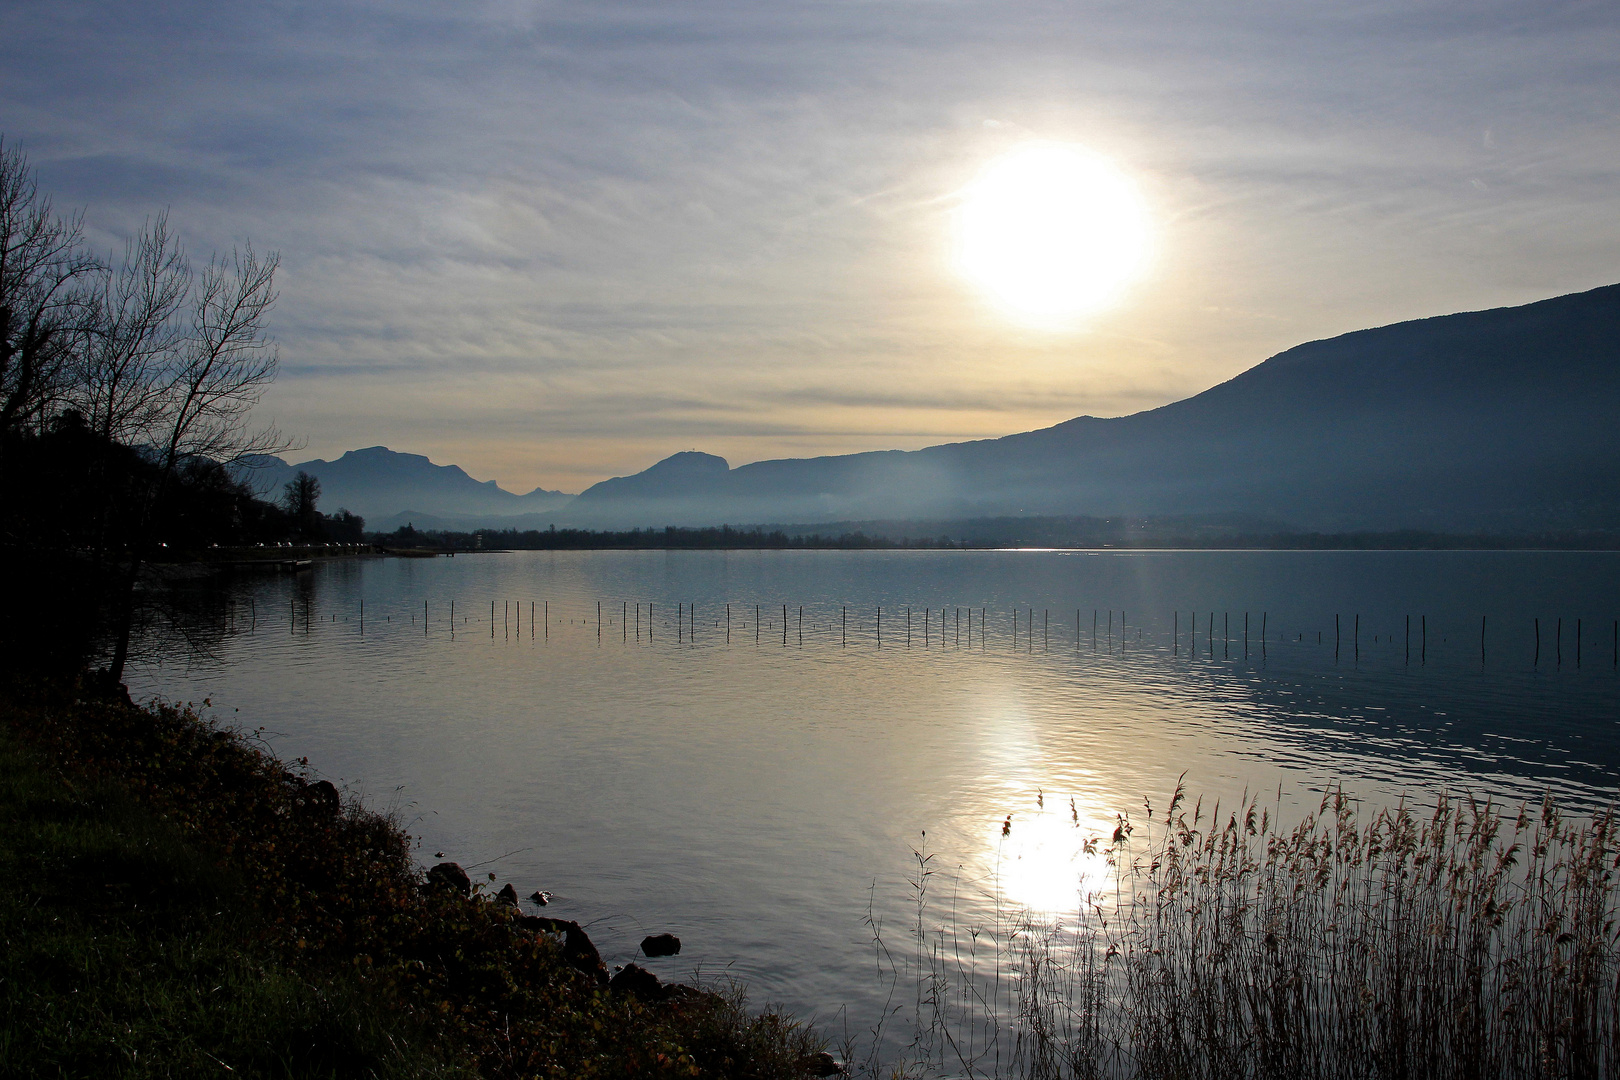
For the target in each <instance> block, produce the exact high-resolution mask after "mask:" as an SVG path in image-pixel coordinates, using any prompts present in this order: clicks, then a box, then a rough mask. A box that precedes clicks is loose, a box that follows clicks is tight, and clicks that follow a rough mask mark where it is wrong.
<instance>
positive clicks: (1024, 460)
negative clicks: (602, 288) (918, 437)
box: [557, 285, 1620, 531]
mask: <svg viewBox="0 0 1620 1080" xmlns="http://www.w3.org/2000/svg"><path fill="white" fill-rule="evenodd" d="M1617 420H1620V285H1612V286H1607V287H1605V288H1600V289H1594V290H1592V291H1590V292H1584V293H1576V294H1572V295H1568V296H1560V297H1556V298H1554V299H1551V300H1544V301H1541V302H1539V303H1534V304H1528V305H1525V306H1523V307H1515V308H1498V309H1494V310H1490V311H1477V312H1466V313H1463V314H1457V315H1447V316H1441V317H1437V318H1431V319H1422V320H1417V321H1413V322H1405V323H1399V324H1396V325H1392V326H1385V327H1381V328H1378V329H1373V330H1362V331H1358V332H1355V333H1351V334H1345V335H1343V336H1340V337H1335V338H1331V339H1328V340H1323V341H1313V342H1310V343H1308V344H1304V345H1300V346H1297V347H1295V348H1292V349H1289V350H1288V351H1286V352H1283V353H1280V354H1278V355H1277V356H1274V357H1272V358H1271V359H1269V360H1266V361H1265V362H1263V363H1261V364H1259V365H1257V366H1255V367H1253V368H1251V369H1249V370H1248V371H1245V372H1243V373H1242V374H1241V375H1238V376H1237V377H1235V378H1233V379H1231V380H1229V381H1227V382H1224V383H1221V384H1220V385H1218V386H1215V387H1212V388H1211V389H1209V390H1206V391H1204V392H1203V393H1201V394H1198V395H1196V396H1194V397H1191V398H1187V399H1185V400H1183V401H1178V402H1175V403H1173V404H1170V405H1165V406H1163V407H1161V408H1158V409H1152V410H1149V411H1146V412H1141V413H1136V414H1134V415H1131V416H1124V417H1116V418H1110V419H1100V418H1097V417H1092V416H1082V417H1078V418H1076V419H1074V420H1069V421H1066V422H1064V423H1061V424H1058V425H1056V426H1054V427H1050V428H1044V429H1041V430H1038V431H1030V432H1024V433H1021V434H1017V435H1009V436H1007V437H1005V438H1001V439H991V440H982V441H975V442H965V443H952V444H946V445H941V446H933V447H929V448H927V449H923V450H917V451H898V450H891V451H878V452H873V453H866V454H850V455H843V456H837V457H822V458H808V459H802V458H801V459H783V460H775V461H759V462H755V463H753V464H750V465H744V466H741V467H740V468H736V469H731V468H729V467H727V466H726V463H725V461H724V460H723V459H721V458H716V457H713V456H711V455H708V454H695V453H685V454H677V455H675V456H673V457H670V458H666V459H665V460H663V461H661V462H659V463H658V464H656V465H654V466H653V467H652V468H650V469H647V470H646V471H645V472H641V473H638V474H636V475H634V476H628V477H617V478H614V479H612V480H605V481H603V482H601V483H599V484H596V485H594V486H592V487H590V488H588V489H587V490H586V491H585V492H583V493H582V494H580V495H579V496H578V497H576V498H575V499H574V500H573V501H572V502H570V503H568V504H567V505H566V506H562V507H559V508H558V512H557V516H558V520H559V522H560V523H561V522H563V521H566V522H567V523H569V524H578V525H588V526H596V527H601V526H616V527H622V526H628V525H665V524H675V525H697V524H711V523H719V522H731V523H747V522H764V521H799V522H817V521H830V520H835V519H856V518H886V519H895V518H910V519H929V518H933V519H940V518H966V517H985V516H995V515H1017V514H1024V515H1037V514H1038V515H1065V516H1076V515H1091V516H1108V515H1139V516H1152V515H1177V514H1180V515H1187V514H1193V515H1196V514H1244V515H1255V516H1261V517H1265V518H1268V519H1273V520H1278V521H1284V522H1288V523H1290V524H1291V525H1293V526H1294V527H1297V528H1312V529H1329V530H1338V529H1408V528H1409V529H1428V530H1450V531H1462V530H1469V531H1473V530H1524V529H1546V528H1565V529H1567V528H1614V527H1616V526H1620V446H1617V442H1616V438H1615V426H1616V421H1617Z"/></svg>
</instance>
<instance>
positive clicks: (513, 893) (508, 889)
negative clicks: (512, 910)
mask: <svg viewBox="0 0 1620 1080" xmlns="http://www.w3.org/2000/svg"><path fill="white" fill-rule="evenodd" d="M495 902H496V903H497V904H505V905H507V906H508V907H517V906H518V901H517V890H516V889H514V888H512V883H511V882H510V881H508V882H507V883H506V884H505V885H502V886H501V891H500V892H498V893H496V894H495Z"/></svg>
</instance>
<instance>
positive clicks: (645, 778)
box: [130, 551, 1620, 1033]
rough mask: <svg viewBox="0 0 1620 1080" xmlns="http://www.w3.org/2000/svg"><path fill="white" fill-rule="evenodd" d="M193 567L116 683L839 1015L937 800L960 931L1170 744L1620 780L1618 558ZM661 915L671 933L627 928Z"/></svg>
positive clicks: (627, 950)
mask: <svg viewBox="0 0 1620 1080" xmlns="http://www.w3.org/2000/svg"><path fill="white" fill-rule="evenodd" d="M198 601H199V602H198V604H197V605H196V611H197V613H198V614H197V619H196V623H195V625H194V626H192V627H191V628H190V630H191V632H192V633H193V634H194V635H195V636H197V637H198V638H199V639H200V640H204V641H206V642H207V643H208V644H209V647H210V649H211V651H212V655H211V656H209V657H205V658H198V657H196V656H192V657H190V658H187V659H181V660H176V659H175V658H174V654H172V653H171V654H169V659H167V660H166V661H162V662H159V661H156V660H154V661H151V662H149V663H147V664H146V666H144V667H143V668H141V669H140V670H138V671H135V672H133V673H132V678H131V679H130V686H131V690H132V692H134V693H135V694H136V696H137V697H138V698H139V697H146V696H151V695H162V696H165V697H167V698H171V699H181V700H193V701H199V702H200V701H201V700H202V699H203V698H205V697H206V698H209V699H210V700H211V702H212V713H213V715H215V716H216V717H218V718H219V719H220V720H221V721H223V722H227V723H236V724H240V725H241V726H243V727H246V728H250V729H251V728H258V727H260V726H262V727H264V728H265V729H266V737H267V738H268V739H269V741H270V744H271V746H272V747H273V748H274V749H275V751H276V752H277V753H278V754H280V755H281V756H282V757H284V758H297V757H301V756H307V757H308V758H309V759H310V761H311V763H312V765H313V766H314V767H315V768H316V769H318V770H319V772H320V774H321V775H323V776H328V777H331V778H333V779H340V780H341V781H342V782H344V783H345V784H347V785H348V786H349V787H350V790H351V791H355V792H359V793H363V794H364V795H365V797H366V799H367V801H368V802H369V803H370V804H371V805H373V806H376V807H379V808H394V809H396V810H397V811H398V812H399V813H400V815H401V817H402V818H403V819H404V820H405V821H406V822H407V823H409V825H410V828H411V831H412V833H413V834H415V835H417V836H419V837H420V838H421V851H420V855H421V858H422V861H423V862H424V863H432V862H434V861H437V856H436V855H435V853H436V852H439V851H442V852H444V853H445V857H446V858H449V859H454V860H456V861H459V862H461V863H462V864H463V865H466V866H470V867H476V870H475V876H476V874H477V873H484V872H488V871H493V872H494V873H495V874H496V878H497V881H496V884H497V885H498V884H500V883H502V882H505V881H511V882H513V883H515V884H516V885H517V886H518V891H519V892H520V893H522V894H525V895H526V894H527V893H529V892H530V891H531V890H533V889H535V888H543V889H547V890H550V891H552V892H554V893H555V894H556V900H555V901H554V903H553V905H552V907H551V908H549V909H548V912H550V913H556V914H558V915H560V916H562V917H565V918H578V919H580V920H582V921H583V922H585V923H586V924H587V925H588V927H589V928H590V930H591V933H592V936H593V938H594V939H595V940H596V941H597V943H598V945H599V946H601V948H602V951H603V954H604V956H605V958H606V959H607V960H608V962H609V963H610V964H613V963H623V962H626V961H628V960H630V959H633V958H634V959H636V960H637V962H640V963H644V964H645V965H647V966H648V967H651V968H653V969H654V970H656V971H657V972H658V973H659V974H660V975H661V976H664V977H677V978H678V977H682V976H685V975H688V974H690V972H691V971H692V970H693V969H694V968H701V970H702V971H704V972H707V973H711V974H713V973H721V972H730V973H733V974H736V975H739V976H741V977H742V978H744V979H745V980H746V981H747V982H748V983H749V985H750V987H751V988H752V995H753V999H754V1000H755V1001H756V1002H757V1003H763V1002H766V1001H770V1002H779V1003H781V1004H783V1005H785V1006H787V1007H788V1008H789V1009H791V1010H793V1011H795V1012H797V1013H799V1014H801V1015H806V1016H808V1015H812V1014H813V1015H817V1016H820V1017H822V1018H827V1017H830V1016H833V1015H834V1014H835V1013H836V1012H837V1010H838V1009H839V1008H841V1007H844V1006H847V1007H848V1013H847V1016H848V1022H849V1025H850V1027H851V1028H852V1029H855V1030H861V1029H863V1028H864V1027H866V1026H869V1025H870V1024H871V1022H872V1020H873V1017H874V1016H875V1014H876V1012H877V1011H878V1010H880V1009H881V1007H882V1000H883V999H882V990H883V988H882V987H881V985H880V984H879V983H878V981H877V980H875V979H874V978H873V974H872V972H873V964H872V945H871V938H872V929H871V927H870V926H868V925H867V924H866V922H865V920H866V919H867V918H868V915H869V911H870V914H871V915H872V916H873V917H874V918H875V919H876V920H877V921H879V922H880V924H881V925H882V927H883V928H884V929H883V933H884V936H885V938H886V940H889V941H891V943H894V942H898V941H899V940H900V939H901V938H902V937H903V936H904V933H905V926H906V924H907V920H908V919H911V918H914V917H915V916H914V909H913V908H908V904H909V896H908V888H907V885H906V875H907V871H908V869H909V866H908V864H909V863H910V862H911V850H912V848H913V847H917V846H919V845H921V844H923V842H924V841H923V839H922V833H923V831H924V830H926V832H927V839H926V847H927V849H928V850H930V851H934V852H938V853H939V854H938V857H937V860H936V864H935V867H936V870H938V871H939V872H940V877H939V879H938V880H937V881H936V884H935V886H934V888H935V891H936V896H939V895H945V896H949V895H950V894H952V893H955V894H956V898H955V900H954V901H952V902H953V903H954V904H955V907H956V911H957V918H958V921H959V922H960V923H962V924H963V925H973V924H974V923H975V922H976V921H979V922H985V923H988V922H989V921H990V920H991V919H993V918H994V907H995V904H996V903H997V902H998V901H997V897H999V902H1000V903H1001V904H1002V905H1003V907H1007V908H1011V907H1017V906H1022V905H1028V906H1032V907H1034V908H1035V909H1037V910H1038V911H1042V912H1049V913H1053V914H1058V915H1060V914H1061V913H1063V912H1065V911H1069V912H1072V911H1073V910H1074V907H1075V899H1076V885H1077V882H1080V881H1084V882H1086V883H1087V884H1088V887H1093V888H1094V887H1097V886H1098V885H1099V884H1101V883H1102V881H1103V880H1104V879H1105V878H1106V870H1105V869H1103V868H1102V867H1101V866H1100V864H1098V863H1097V862H1096V860H1095V859H1091V858H1088V857H1087V856H1085V855H1083V854H1082V853H1081V851H1080V843H1081V841H1082V840H1083V839H1085V838H1087V837H1091V836H1097V835H1103V836H1106V835H1107V834H1109V833H1110V832H1111V831H1112V829H1113V828H1114V825H1115V823H1116V821H1117V818H1116V815H1117V814H1121V813H1124V814H1129V815H1130V816H1131V818H1132V820H1133V821H1136V822H1137V823H1141V822H1142V821H1143V819H1144V818H1145V815H1146V810H1145V807H1144V802H1143V800H1144V797H1146V798H1148V799H1150V800H1151V801H1152V803H1153V805H1154V807H1155V808H1159V807H1162V805H1163V804H1164V802H1165V801H1166V800H1167V797H1168V794H1169V791H1170V790H1171V788H1172V787H1173V786H1174V785H1175V783H1176V780H1177V777H1178V776H1180V775H1181V774H1183V773H1185V774H1186V784H1187V786H1188V788H1189V790H1190V791H1191V792H1193V793H1194V794H1195V795H1202V796H1203V797H1204V799H1205V802H1206V805H1207V804H1208V803H1210V802H1212V801H1213V800H1214V799H1217V798H1220V799H1223V800H1227V801H1228V802H1230V800H1233V799H1235V798H1236V797H1238V796H1239V795H1240V793H1242V792H1243V791H1244V790H1245V789H1248V790H1250V791H1260V792H1268V793H1269V795H1268V796H1267V797H1268V799H1270V800H1272V801H1275V800H1277V799H1279V798H1280V799H1281V801H1282V803H1283V804H1284V806H1285V807H1286V808H1287V809H1286V812H1288V813H1298V812H1300V811H1301V810H1302V809H1305V808H1311V807H1314V806H1315V804H1316V802H1317V800H1318V799H1319V798H1320V793H1321V792H1322V791H1323V790H1324V789H1325V788H1327V787H1328V786H1330V785H1334V784H1342V785H1343V787H1344V788H1345V790H1346V791H1348V792H1349V793H1351V794H1352V795H1354V796H1356V797H1358V798H1360V799H1363V800H1366V801H1367V802H1369V803H1372V804H1383V803H1387V802H1390V801H1393V800H1395V799H1397V798H1400V797H1402V796H1403V795H1405V796H1413V797H1416V798H1418V799H1419V801H1422V800H1423V799H1427V798H1429V797H1431V796H1432V795H1433V794H1434V793H1435V792H1437V791H1440V790H1451V791H1456V792H1459V793H1460V792H1464V791H1468V792H1472V793H1475V794H1479V795H1491V796H1494V797H1498V798H1505V799H1511V800H1519V799H1531V798H1538V797H1539V796H1540V795H1541V793H1542V792H1543V791H1551V792H1552V793H1553V794H1554V795H1555V796H1557V797H1558V798H1559V799H1560V800H1561V801H1562V802H1564V803H1565V804H1566V805H1569V806H1573V807H1577V808H1581V809H1589V808H1591V807H1594V806H1596V805H1600V804H1603V803H1607V802H1608V801H1610V800H1612V799H1613V798H1614V796H1615V794H1616V792H1617V791H1620V739H1617V738H1616V721H1617V717H1620V672H1617V670H1616V667H1615V664H1614V659H1615V640H1614V620H1615V618H1616V616H1617V615H1620V555H1617V554H1615V553H1552V552H1109V553H1086V552H1030V551H1023V552H996V551H971V552H961V551H931V552H921V551H917V552H908V551H907V552H903V551H896V552H837V551H798V552H757V551H738V552H673V551H672V552H663V551H640V552H559V553H550V552H516V553H489V554H480V555H473V556H465V555H464V556H461V557H458V558H455V559H362V560H353V561H336V562H330V563H325V564H321V565H318V566H317V567H316V568H315V569H314V570H313V571H310V572H307V573H303V574H299V575H296V576H293V575H287V576H280V577H248V578H242V579H238V580H237V581H236V582H235V583H234V584H232V585H231V586H230V587H229V588H228V589H227V590H226V591H224V592H221V593H214V592H208V593H204V594H201V595H200V596H199V597H198ZM452 601H453V602H454V604H455V621H454V624H453V625H452V622H451V617H450V610H451V607H450V605H451V603H452ZM492 602H493V605H494V607H493V612H494V614H493V619H492V617H491V603H492ZM362 603H363V605H364V624H363V626H362V622H361V608H362ZM598 603H600V604H601V622H600V626H599V624H598V621H597V611H598V607H597V605H598ZM727 603H730V604H731V626H730V637H729V642H728V639H727V627H726V608H725V605H726V604H727ZM649 604H650V605H651V609H650V611H649V607H648V605H649ZM756 604H757V605H759V607H760V613H761V622H760V624H759V625H758V626H757V627H756V624H755V619H754V611H755V605H756ZM784 604H785V605H787V616H788V622H787V626H786V642H785V643H784V640H783V630H784V627H783V619H782V616H783V611H782V608H783V605H784ZM424 605H426V608H425V614H426V620H425V623H424ZM531 605H533V608H532V610H533V611H534V612H535V614H536V615H537V616H539V615H541V614H542V613H544V612H545V611H546V610H547V605H549V612H550V620H549V622H547V623H545V624H544V625H540V624H539V621H538V620H536V621H531V617H530V611H531ZM689 605H695V606H696V612H695V615H692V614H689V611H690V608H689ZM801 605H802V607H803V613H804V614H803V623H802V642H801V629H800V621H799V609H800V607H801ZM908 606H909V607H910V612H911V614H910V637H909V645H908V642H907V624H906V609H907V607H908ZM846 607H847V630H846V628H845V627H846V624H845V622H844V610H845V608H846ZM880 607H881V608H882V611H883V616H882V644H881V646H880V645H879V644H878V641H877V625H876V623H877V618H876V613H877V609H878V608H880ZM959 609H960V616H959V615H958V610H959ZM925 611H926V612H927V614H925ZM970 611H971V616H970V614H969V613H970ZM981 611H982V612H983V615H982V616H981V614H980V612H981ZM1015 611H1016V612H1017V616H1016V618H1017V630H1016V634H1017V636H1016V639H1015V637H1014V612H1015ZM1094 611H1095V612H1096V619H1097V623H1096V625H1097V638H1096V641H1095V644H1093V638H1092V628H1093V623H1092V620H1093V612H1094ZM942 612H943V619H944V625H943V628H942V626H941V618H942ZM1077 612H1078V618H1079V626H1078V635H1077V632H1076V616H1077ZM621 613H622V614H623V616H624V617H621ZM678 613H679V615H680V617H681V620H680V621H681V622H682V625H678ZM1194 613H1196V616H1195V614H1194ZM1245 613H1247V619H1248V648H1247V655H1246V656H1245V652H1244V638H1243V626H1244V617H1245ZM1212 614H1213V628H1214V637H1213V639H1212V638H1211V636H1210V632H1209V631H1210V627H1211V622H1210V620H1211V616H1212ZM1335 615H1337V616H1338V617H1339V623H1338V625H1339V627H1340V633H1341V636H1340V638H1339V640H1338V648H1337V655H1335ZM1358 615H1359V635H1358V634H1357V632H1356V630H1355V626H1356V619H1357V616H1358ZM1408 616H1410V617H1411V623H1410V625H1411V636H1410V639H1408V637H1407V617H1408ZM1195 617H1196V631H1195V632H1194V627H1193V620H1194V618H1195ZM1482 617H1483V619H1484V654H1483V659H1482V656H1481V619H1482ZM959 618H960V621H958V619H959ZM1537 618H1539V619H1540V620H1541V631H1540V632H1541V645H1540V656H1539V662H1535V659H1536V658H1535V638H1534V634H1535V629H1534V627H1535V624H1534V621H1533V620H1535V619H1537ZM1560 619H1561V620H1562V629H1561V631H1560V630H1559V629H1558V627H1559V622H1558V620H1560ZM1577 620H1579V622H1580V635H1581V636H1580V643H1579V654H1578V662H1577V644H1576V624H1577ZM1425 625H1426V628H1427V637H1426V649H1425V648H1424V639H1423V637H1422V628H1423V627H1424V626H1425ZM1110 626H1111V627H1112V633H1111V635H1110V631H1109V628H1110ZM1262 626H1264V628H1265V635H1266V636H1265V640H1264V641H1263V642H1262V638H1261V628H1262ZM1228 628H1229V629H1228ZM1228 633H1229V635H1230V636H1229V637H1228ZM1358 644H1359V653H1358V651H1357V646H1358ZM1408 648H1410V652H1408ZM1279 792H1280V795H1279ZM1071 800H1072V804H1071ZM1071 805H1072V808H1071ZM1009 815H1010V816H1011V824H1010V829H1009V831H1008V832H1007V835H1006V836H1005V837H1004V836H1003V835H1002V832H1003V827H1004V823H1005V822H1006V819H1007V818H1008V816H1009ZM869 905H870V908H869ZM666 930H667V931H672V932H674V933H676V934H677V935H679V936H680V937H681V939H682V941H683V943H684V948H683V951H682V954H681V955H680V956H679V957H674V958H669V959H664V960H656V961H648V960H645V959H644V958H640V957H639V956H638V955H637V954H636V952H635V950H636V945H637V943H638V942H639V941H640V939H641V937H642V935H643V934H644V933H655V932H660V931H666ZM835 1033H836V1032H835Z"/></svg>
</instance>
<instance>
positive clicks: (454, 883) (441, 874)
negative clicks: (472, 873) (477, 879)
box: [427, 862, 472, 896]
mask: <svg viewBox="0 0 1620 1080" xmlns="http://www.w3.org/2000/svg"><path fill="white" fill-rule="evenodd" d="M427 883H428V885H429V886H430V887H432V888H435V889H451V890H454V891H455V892H457V893H460V894H461V895H462V896H467V895H469V894H470V893H471V892H472V878H470V877H468V876H467V871H465V870H463V869H462V868H461V866H460V864H459V863H453V862H442V863H440V864H439V865H437V866H435V867H434V868H433V869H431V870H429V871H428V872H427Z"/></svg>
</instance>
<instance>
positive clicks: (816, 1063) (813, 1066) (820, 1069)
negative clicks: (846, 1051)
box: [799, 1050, 844, 1076]
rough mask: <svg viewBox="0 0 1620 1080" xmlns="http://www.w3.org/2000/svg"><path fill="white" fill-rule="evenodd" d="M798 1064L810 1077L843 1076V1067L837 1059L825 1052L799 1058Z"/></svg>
mask: <svg viewBox="0 0 1620 1080" xmlns="http://www.w3.org/2000/svg"><path fill="white" fill-rule="evenodd" d="M799 1064H800V1065H801V1066H802V1067H803V1068H804V1071H805V1072H807V1073H809V1074H810V1075H811V1076H842V1075H844V1066H843V1065H841V1064H839V1061H838V1059H837V1058H835V1057H833V1056H832V1055H831V1054H829V1053H827V1051H825V1050H823V1051H821V1052H820V1053H815V1054H809V1055H807V1056H806V1057H803V1058H800V1059H799Z"/></svg>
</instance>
